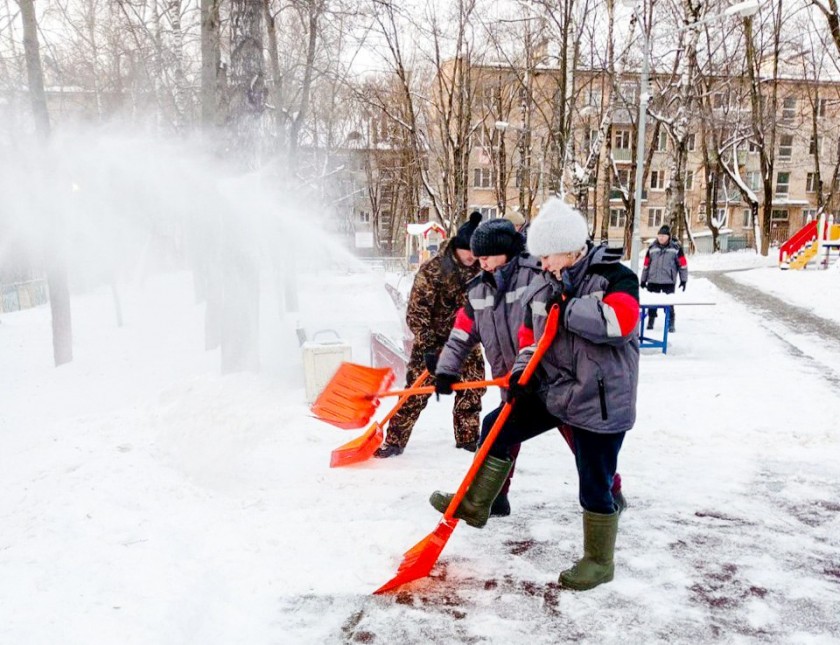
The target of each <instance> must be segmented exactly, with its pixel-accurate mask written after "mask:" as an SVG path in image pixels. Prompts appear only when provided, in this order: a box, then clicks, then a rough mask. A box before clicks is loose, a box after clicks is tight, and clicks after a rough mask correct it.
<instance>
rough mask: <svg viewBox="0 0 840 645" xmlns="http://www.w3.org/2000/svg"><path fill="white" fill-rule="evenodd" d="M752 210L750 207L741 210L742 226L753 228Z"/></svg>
mask: <svg viewBox="0 0 840 645" xmlns="http://www.w3.org/2000/svg"><path fill="white" fill-rule="evenodd" d="M751 220H752V212H751V211H750V209H749V208H745V209H744V210H743V211H741V228H752V221H751Z"/></svg>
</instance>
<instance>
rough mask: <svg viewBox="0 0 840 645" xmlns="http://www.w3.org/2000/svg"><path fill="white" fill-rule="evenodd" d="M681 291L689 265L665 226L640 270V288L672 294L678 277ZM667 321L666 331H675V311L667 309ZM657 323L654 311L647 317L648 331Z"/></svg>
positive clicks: (668, 228) (670, 308) (669, 229)
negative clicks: (668, 319)
mask: <svg viewBox="0 0 840 645" xmlns="http://www.w3.org/2000/svg"><path fill="white" fill-rule="evenodd" d="M678 276H679V279H680V289H682V290H683V291H685V285H686V284H687V283H688V262H687V261H686V259H685V253H683V249H682V246H680V244H679V243H678V242H676V241H675V240H674V239H672V237H671V228H670V227H669V226H668V225H667V224H665V225H663V226H662V227H661V228H660V229H659V231H658V232H657V234H656V241H655V242H654V243H653V244H651V245H650V248H649V249H648V250H647V253H646V254H645V266H644V269H642V277H641V280H640V285H639V286H641V287H642V289H647V290H648V291H649V292H650V293H674V291H675V290H676V287H675V285H676V281H677V277H678ZM668 309H669V313H670V322H669V323H668V332H669V333H670V332H673V331H676V325H675V322H676V317H675V315H674V308H673V307H668ZM655 321H656V309H654V310H652V311H651V312H650V314H649V315H648V324H647V328H648V329H653V325H654V322H655Z"/></svg>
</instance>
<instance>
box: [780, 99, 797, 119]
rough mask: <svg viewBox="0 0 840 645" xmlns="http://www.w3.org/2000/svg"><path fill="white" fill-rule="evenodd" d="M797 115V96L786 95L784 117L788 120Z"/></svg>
mask: <svg viewBox="0 0 840 645" xmlns="http://www.w3.org/2000/svg"><path fill="white" fill-rule="evenodd" d="M795 117H796V97H795V96H787V97H785V100H784V103H782V118H783V119H785V120H786V121H791V120H793V119H794V118H795Z"/></svg>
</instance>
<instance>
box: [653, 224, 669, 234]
mask: <svg viewBox="0 0 840 645" xmlns="http://www.w3.org/2000/svg"><path fill="white" fill-rule="evenodd" d="M656 234H657V235H667V236H668V237H671V227H670V226H668V225H667V224H663V225H662V226H661V227H660V228H659V231H658V232H657V233H656Z"/></svg>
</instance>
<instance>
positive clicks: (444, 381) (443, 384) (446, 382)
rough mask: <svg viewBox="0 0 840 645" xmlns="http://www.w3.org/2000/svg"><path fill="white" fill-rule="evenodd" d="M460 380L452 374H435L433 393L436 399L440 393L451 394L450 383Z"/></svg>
mask: <svg viewBox="0 0 840 645" xmlns="http://www.w3.org/2000/svg"><path fill="white" fill-rule="evenodd" d="M460 380H461V379H460V378H458V377H457V376H455V375H454V374H435V394H436V395H437V398H438V400H440V395H441V394H443V395H444V396H446V395H448V394H452V385H453V384H455V383H457V382H458V381H460Z"/></svg>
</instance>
